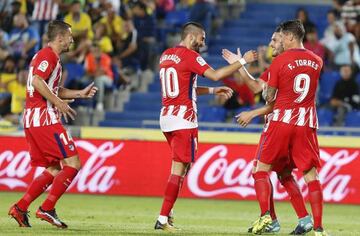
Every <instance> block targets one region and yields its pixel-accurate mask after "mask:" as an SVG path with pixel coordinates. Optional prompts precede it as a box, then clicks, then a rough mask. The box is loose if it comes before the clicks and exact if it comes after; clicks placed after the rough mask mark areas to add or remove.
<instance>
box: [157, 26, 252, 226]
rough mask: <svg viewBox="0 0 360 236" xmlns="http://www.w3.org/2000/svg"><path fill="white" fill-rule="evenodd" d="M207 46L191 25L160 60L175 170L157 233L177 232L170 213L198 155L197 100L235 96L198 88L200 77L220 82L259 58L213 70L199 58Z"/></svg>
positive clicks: (163, 118)
mask: <svg viewBox="0 0 360 236" xmlns="http://www.w3.org/2000/svg"><path fill="white" fill-rule="evenodd" d="M204 45H205V32H204V28H203V27H202V26H201V25H200V24H198V23H194V22H189V23H187V24H185V25H184V26H183V28H182V32H181V42H180V44H179V45H178V46H176V47H174V48H169V49H167V50H165V51H164V52H163V54H162V55H161V57H160V83H161V88H162V105H163V107H162V109H161V114H160V127H161V130H162V131H163V133H164V135H165V137H166V139H167V142H168V144H169V146H170V148H171V158H172V167H171V174H170V176H169V180H168V183H167V186H166V189H165V196H164V201H163V204H162V207H161V211H160V215H159V218H158V220H157V221H156V224H155V229H161V230H165V231H174V230H176V228H175V227H174V226H173V224H172V223H173V218H172V216H170V212H171V209H172V208H173V206H174V203H175V201H176V199H177V197H178V193H179V190H180V187H181V185H182V182H183V180H184V177H185V174H186V173H187V172H188V170H189V168H190V165H191V163H192V162H194V161H195V156H196V151H197V137H198V129H197V127H198V123H197V107H196V96H197V95H202V94H218V95H223V96H225V97H228V98H229V97H230V96H231V94H232V90H231V89H230V88H227V87H214V88H209V87H198V86H197V75H203V76H205V77H207V78H209V79H211V80H213V81H218V80H220V79H223V78H225V77H227V76H229V75H231V74H233V73H234V72H235V71H237V70H238V69H240V68H241V67H242V66H243V65H245V64H246V63H250V62H252V61H254V60H255V59H256V57H257V54H256V52H255V51H249V52H247V53H245V55H244V57H243V58H241V59H240V60H238V61H236V62H234V63H233V64H231V65H228V66H225V67H222V68H220V69H217V70H214V69H212V68H211V67H210V66H209V65H208V64H207V63H206V61H205V60H204V59H203V58H202V57H201V56H200V55H199V50H200V48H201V47H203V46H204ZM169 216H170V217H169Z"/></svg>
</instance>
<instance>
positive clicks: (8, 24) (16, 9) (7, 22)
mask: <svg viewBox="0 0 360 236" xmlns="http://www.w3.org/2000/svg"><path fill="white" fill-rule="evenodd" d="M20 10H21V2H20V1H17V0H14V1H13V2H12V3H11V11H10V12H7V13H6V14H5V16H4V18H1V19H2V20H1V28H2V29H3V30H5V31H6V32H8V33H9V32H10V31H11V29H12V26H13V21H14V17H15V15H17V14H18V13H20Z"/></svg>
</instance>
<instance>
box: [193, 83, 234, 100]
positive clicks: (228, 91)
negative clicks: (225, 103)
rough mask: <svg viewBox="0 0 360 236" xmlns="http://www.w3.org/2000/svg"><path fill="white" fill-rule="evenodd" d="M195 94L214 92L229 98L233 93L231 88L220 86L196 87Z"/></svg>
mask: <svg viewBox="0 0 360 236" xmlns="http://www.w3.org/2000/svg"><path fill="white" fill-rule="evenodd" d="M196 94H197V95H205V94H216V95H220V96H224V97H225V98H226V99H229V98H231V96H232V94H233V90H232V89H231V88H229V87H226V86H221V87H214V88H212V87H197V88H196Z"/></svg>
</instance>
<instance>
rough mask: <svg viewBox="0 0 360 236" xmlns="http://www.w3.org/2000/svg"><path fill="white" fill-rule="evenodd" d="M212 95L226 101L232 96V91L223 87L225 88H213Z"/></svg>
mask: <svg viewBox="0 0 360 236" xmlns="http://www.w3.org/2000/svg"><path fill="white" fill-rule="evenodd" d="M214 94H216V95H220V96H223V97H225V98H226V100H227V99H229V98H231V96H232V94H233V90H232V89H231V88H229V87H225V86H222V87H216V88H214Z"/></svg>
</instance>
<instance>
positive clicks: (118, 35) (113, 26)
mask: <svg viewBox="0 0 360 236" xmlns="http://www.w3.org/2000/svg"><path fill="white" fill-rule="evenodd" d="M100 23H101V24H104V25H105V26H106V32H107V34H108V35H109V36H110V39H111V41H112V43H113V45H115V47H117V42H121V40H122V39H124V38H125V37H126V34H125V30H124V20H123V19H122V18H121V17H120V16H118V15H116V12H115V9H114V8H113V7H112V6H111V7H110V8H108V10H107V14H106V15H105V16H104V17H103V18H101V20H100Z"/></svg>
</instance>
